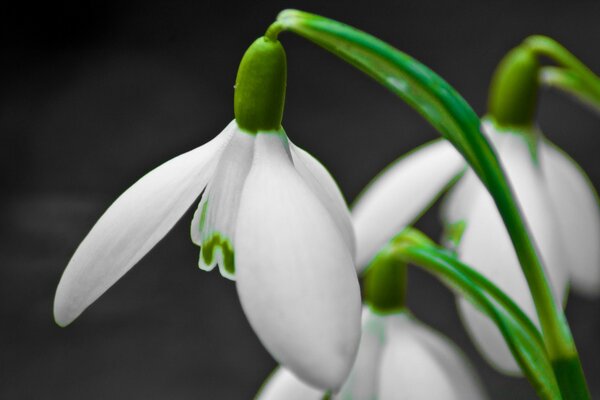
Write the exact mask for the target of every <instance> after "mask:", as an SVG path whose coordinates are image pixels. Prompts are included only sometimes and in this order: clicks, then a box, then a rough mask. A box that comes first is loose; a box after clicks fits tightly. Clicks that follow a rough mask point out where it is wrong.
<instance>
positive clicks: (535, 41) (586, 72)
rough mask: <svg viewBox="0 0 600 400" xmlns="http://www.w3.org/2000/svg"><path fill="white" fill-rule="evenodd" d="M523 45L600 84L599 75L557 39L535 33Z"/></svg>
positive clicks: (592, 82)
mask: <svg viewBox="0 0 600 400" xmlns="http://www.w3.org/2000/svg"><path fill="white" fill-rule="evenodd" d="M522 45H523V46H526V47H528V48H529V49H531V50H532V51H533V52H534V53H536V54H537V55H540V56H545V57H548V58H550V59H551V60H552V61H554V62H556V63H557V64H558V65H560V66H562V67H564V68H567V69H570V70H573V71H575V72H577V74H578V75H579V76H581V78H582V79H584V80H586V81H587V82H588V83H590V84H592V85H596V86H600V80H599V78H598V76H597V75H596V74H595V73H593V72H592V70H590V69H589V68H588V67H587V66H586V65H585V64H584V63H583V62H581V61H580V60H579V59H578V58H577V57H575V55H573V53H571V52H570V51H569V50H567V49H566V48H565V47H564V46H563V45H561V44H560V43H558V42H557V41H556V40H554V39H552V38H549V37H547V36H542V35H533V36H529V37H528V38H527V39H525V40H524V41H523V44H522Z"/></svg>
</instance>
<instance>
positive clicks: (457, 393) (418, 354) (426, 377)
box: [377, 314, 487, 400]
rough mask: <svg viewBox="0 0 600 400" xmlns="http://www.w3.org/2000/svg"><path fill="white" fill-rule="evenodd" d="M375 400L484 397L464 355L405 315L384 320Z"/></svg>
mask: <svg viewBox="0 0 600 400" xmlns="http://www.w3.org/2000/svg"><path fill="white" fill-rule="evenodd" d="M388 319H389V321H388V326H387V330H386V332H387V340H386V345H385V349H384V351H383V355H382V358H381V366H380V374H379V375H380V376H379V396H378V397H377V398H378V399H379V400H396V399H397V400H400V399H411V400H429V399H439V400H480V399H486V398H487V395H486V393H485V391H484V390H483V388H482V386H481V384H480V383H479V380H478V377H477V374H476V373H475V371H474V370H473V368H472V367H471V366H470V365H469V363H468V362H467V360H466V358H465V357H464V355H463V354H462V353H461V352H460V350H459V349H458V348H457V347H456V346H454V344H453V343H451V342H450V341H449V340H448V339H446V338H445V337H443V336H442V335H441V334H439V333H437V332H435V331H433V330H431V329H430V328H428V327H426V326H424V325H422V324H421V323H420V322H418V321H416V320H415V319H413V318H412V317H411V316H409V315H406V314H399V315H394V316H390V317H388Z"/></svg>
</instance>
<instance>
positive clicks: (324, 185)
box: [290, 142, 356, 256]
mask: <svg viewBox="0 0 600 400" xmlns="http://www.w3.org/2000/svg"><path fill="white" fill-rule="evenodd" d="M290 152H291V154H292V161H293V162H294V166H295V167H296V170H297V171H298V173H300V175H301V176H302V178H304V181H305V182H306V183H307V184H308V186H309V187H310V188H311V189H312V190H313V192H314V193H315V195H316V196H317V197H318V198H319V200H321V203H323V205H324V206H325V208H327V210H328V211H329V213H330V214H331V216H332V217H333V220H334V222H335V223H336V225H337V227H338V229H339V230H340V232H341V234H342V236H343V237H344V240H345V241H346V244H347V245H348V248H349V249H350V252H351V254H352V255H353V256H355V255H356V238H355V237H354V226H353V225H352V219H351V217H350V210H349V209H348V204H347V203H346V200H345V199H344V196H343V195H342V192H341V191H340V188H339V187H338V185H337V183H336V182H335V180H334V179H333V177H332V176H331V174H330V173H329V171H327V169H326V168H325V167H324V166H323V164H321V163H320V162H319V160H317V159H316V158H314V157H313V156H312V155H310V154H309V153H308V152H307V151H306V150H303V149H301V148H300V147H298V146H296V145H294V144H293V143H291V142H290Z"/></svg>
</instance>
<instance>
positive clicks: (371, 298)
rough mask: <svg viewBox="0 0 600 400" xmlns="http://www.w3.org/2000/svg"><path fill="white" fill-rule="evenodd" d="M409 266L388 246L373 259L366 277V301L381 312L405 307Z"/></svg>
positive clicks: (392, 311)
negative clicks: (395, 255)
mask: <svg viewBox="0 0 600 400" xmlns="http://www.w3.org/2000/svg"><path fill="white" fill-rule="evenodd" d="M406 269H407V266H406V264H404V263H403V262H401V261H399V260H398V259H397V258H396V257H394V254H393V251H392V250H391V249H390V248H389V247H386V248H384V249H383V250H382V251H381V252H379V254H378V255H377V256H376V257H375V258H374V259H373V261H372V262H371V264H370V265H369V267H368V268H367V272H366V275H365V279H364V286H363V290H364V298H365V303H367V305H369V307H371V309H372V310H373V311H375V312H377V313H380V314H393V313H398V312H402V311H403V310H404V309H405V304H404V303H405V297H406V283H407V282H406V273H407V271H406Z"/></svg>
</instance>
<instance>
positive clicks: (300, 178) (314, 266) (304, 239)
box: [54, 121, 361, 389]
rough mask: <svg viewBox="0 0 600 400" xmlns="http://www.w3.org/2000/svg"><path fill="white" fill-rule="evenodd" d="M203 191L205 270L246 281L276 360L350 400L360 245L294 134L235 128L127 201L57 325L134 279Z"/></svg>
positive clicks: (100, 239) (240, 283) (65, 293)
mask: <svg viewBox="0 0 600 400" xmlns="http://www.w3.org/2000/svg"><path fill="white" fill-rule="evenodd" d="M205 188H206V189H205ZM203 190H204V194H203V195H202V200H201V202H200V205H199V207H198V211H197V212H196V214H195V216H194V219H193V221H192V227H191V234H192V238H193V241H194V242H195V243H197V244H198V245H200V246H201V257H200V263H199V264H200V267H201V268H202V269H205V270H211V269H213V268H214V267H215V265H219V269H220V271H221V273H222V274H223V275H224V276H226V277H228V278H233V277H235V279H236V286H237V290H238V294H239V297H240V301H241V303H242V306H243V308H244V311H245V313H246V315H247V317H248V319H249V321H250V324H251V325H252V327H253V328H254V330H255V331H256V333H257V335H258V337H259V338H260V340H261V341H262V343H263V344H264V345H265V347H266V348H267V349H268V350H269V351H270V352H271V354H272V355H273V356H274V357H275V359H277V360H278V361H279V362H280V363H282V364H283V365H285V366H286V367H287V368H289V369H291V370H293V371H294V372H295V373H296V374H297V375H298V376H301V377H302V378H303V379H305V380H306V381H308V382H311V383H312V384H313V385H316V386H318V387H321V388H324V389H337V388H339V386H340V385H341V384H342V382H343V381H344V379H345V378H346V376H347V374H348V372H349V370H350V368H351V365H352V362H353V360H354V357H355V354H356V349H357V346H358V342H359V337H360V307H361V306H360V291H359V286H358V281H357V277H356V272H355V268H354V260H353V259H354V246H355V245H354V233H353V229H352V225H351V221H350V217H349V213H348V209H347V207H346V204H345V202H344V199H343V197H342V195H341V193H340V191H339V189H338V188H337V186H336V184H335V182H334V181H333V179H332V178H331V176H330V175H329V173H328V172H327V171H326V170H325V168H324V167H323V166H322V165H321V164H320V163H319V162H318V161H317V160H316V159H314V158H313V157H312V156H310V155H309V154H308V153H307V152H305V151H304V150H302V149H300V148H298V147H296V146H295V145H293V144H292V143H291V142H289V140H288V139H287V136H286V134H285V132H284V131H283V129H280V130H278V131H270V132H264V131H259V132H257V133H256V134H254V133H246V132H245V131H243V130H242V129H240V128H239V127H238V125H237V123H236V122H235V121H233V122H231V123H230V124H229V125H228V126H227V128H225V130H224V131H223V132H222V133H221V134H219V135H218V136H217V137H216V138H215V139H213V140H212V141H210V142H208V143H206V144H205V145H203V146H200V147H198V148H197V149H195V150H192V151H190V152H188V153H185V154H183V155H180V156H179V157H176V158H174V159H172V160H170V161H168V162H166V163H165V164H163V165H161V166H160V167H158V168H156V169H155V170H153V171H151V172H149V173H148V174H147V175H145V176H144V177H142V178H141V179H140V180H139V181H138V182H136V183H135V184H134V185H133V186H132V187H130V188H129V189H128V190H127V191H126V192H125V193H123V194H122V195H121V196H120V197H119V198H118V199H117V200H116V201H115V202H114V203H113V204H112V206H111V207H110V208H109V209H108V210H107V211H106V212H105V213H104V215H103V216H102V217H101V218H100V220H99V221H98V222H97V223H96V225H95V226H94V227H93V228H92V230H91V231H90V233H89V234H88V235H87V237H86V238H85V239H84V240H83V242H82V243H81V245H80V246H79V248H78V249H77V251H76V252H75V254H74V255H73V258H72V259H71V261H70V263H69V265H68V266H67V268H66V270H65V272H64V274H63V276H62V279H61V281H60V283H59V285H58V289H57V293H56V299H55V304H54V314H55V318H56V321H57V323H58V324H60V325H63V326H64V325H67V324H69V323H71V322H72V321H73V320H74V319H75V318H76V317H77V316H78V315H79V314H80V313H81V312H82V311H83V310H84V309H85V308H86V307H88V306H89V305H90V304H91V303H93V302H94V301H95V300H96V299H97V298H98V297H99V296H100V295H101V294H102V293H104V292H105V291H106V290H107V289H108V288H109V287H110V286H111V285H113V284H114V283H115V282H116V281H117V280H118V279H119V278H120V277H121V276H123V274H125V273H126V272H127V271H128V270H129V269H130V268H131V267H133V265H135V264H136V263H137V262H138V261H139V260H140V259H141V258H142V257H143V256H144V255H145V254H146V253H147V252H148V251H149V250H150V249H151V248H152V247H153V246H154V245H155V244H156V243H157V242H158V241H159V240H160V239H161V238H162V237H163V236H165V235H166V234H167V232H168V231H169V230H170V229H171V228H172V227H173V225H174V224H175V223H176V222H177V220H178V219H179V218H180V217H181V216H182V215H183V214H184V213H185V212H186V210H188V209H189V207H190V205H191V204H192V203H193V202H194V201H195V200H196V199H197V198H198V196H199V195H200V193H201V192H202V191H203Z"/></svg>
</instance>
